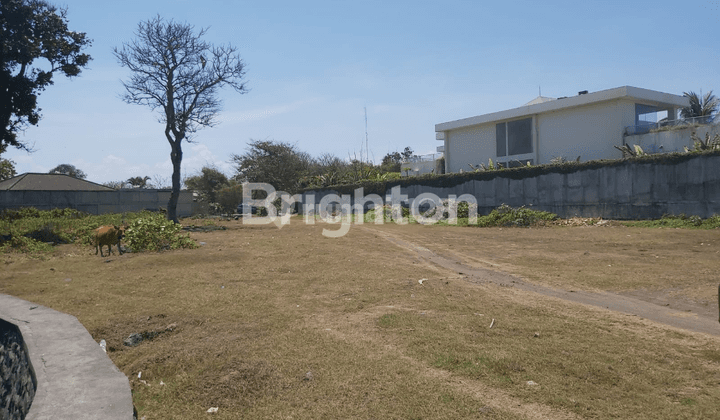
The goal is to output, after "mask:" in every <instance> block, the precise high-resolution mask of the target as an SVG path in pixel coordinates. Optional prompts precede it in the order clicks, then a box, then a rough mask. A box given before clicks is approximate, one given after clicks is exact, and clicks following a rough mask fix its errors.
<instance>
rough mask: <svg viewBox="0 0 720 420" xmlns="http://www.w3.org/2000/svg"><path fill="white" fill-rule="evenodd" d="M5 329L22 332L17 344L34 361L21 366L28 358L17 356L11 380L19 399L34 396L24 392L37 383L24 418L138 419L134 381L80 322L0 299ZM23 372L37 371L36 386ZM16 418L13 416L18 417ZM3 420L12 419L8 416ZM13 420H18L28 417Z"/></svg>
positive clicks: (0, 319) (9, 298)
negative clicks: (135, 417)
mask: <svg viewBox="0 0 720 420" xmlns="http://www.w3.org/2000/svg"><path fill="white" fill-rule="evenodd" d="M3 320H4V321H3ZM0 324H2V325H4V326H6V325H8V324H9V325H11V326H12V328H11V329H14V330H15V331H17V332H18V335H14V336H13V340H14V341H15V342H16V343H17V340H18V339H20V340H21V341H22V343H23V347H24V348H25V349H26V355H27V356H26V357H27V359H29V361H28V362H27V363H25V362H23V361H21V360H20V357H22V356H17V354H19V352H18V351H17V350H16V351H14V353H15V354H16V357H18V361H17V362H15V363H13V366H15V367H17V369H15V368H13V369H14V370H13V373H11V375H10V377H11V379H10V383H11V387H15V388H16V389H18V391H13V392H14V393H15V394H16V395H19V396H22V395H29V394H26V393H25V392H24V391H22V390H21V389H22V387H23V384H25V385H26V386H29V383H30V382H32V383H33V385H34V389H35V396H34V398H33V399H32V405H30V410H29V411H27V415H25V414H23V415H24V416H25V417H24V419H25V420H97V419H103V420H131V419H132V418H133V405H132V394H131V392H130V382H129V381H128V378H127V377H126V376H125V375H124V374H123V373H122V372H120V370H118V368H117V367H116V366H115V365H114V364H113V362H112V361H111V360H110V358H109V357H108V356H107V354H105V353H104V352H103V350H102V349H101V348H100V346H99V345H98V343H97V342H95V340H93V338H92V337H91V336H90V334H89V333H88V332H87V330H86V329H85V327H83V326H82V324H81V323H80V322H79V321H78V320H77V318H75V317H74V316H71V315H68V314H64V313H61V312H58V311H54V310H52V309H50V308H47V307H44V306H41V305H36V304H33V303H31V302H27V301H25V300H22V299H18V298H15V297H12V296H8V295H3V294H0ZM0 328H4V327H2V326H0ZM11 335H12V334H11ZM20 336H21V337H20ZM2 345H3V346H5V345H4V344H2ZM11 345H12V344H11ZM15 348H17V347H15ZM8 360H9V359H8ZM23 366H27V367H28V368H29V369H31V373H33V374H34V381H30V379H28V373H27V372H24V371H23V369H22V367H23ZM2 389H3V390H4V389H5V388H4V387H3V388H2ZM0 392H3V391H0ZM2 401H4V399H2ZM15 401H16V403H13V407H14V408H13V410H16V409H17V407H18V406H26V405H27V404H26V403H23V402H22V401H21V399H20V398H16V399H15ZM16 411H17V410H16ZM10 414H11V415H13V413H12V412H10ZM0 418H1V419H3V420H4V419H5V418H7V417H5V413H4V412H2V411H0ZM9 418H10V419H13V420H14V419H15V418H19V419H22V418H23V417H22V416H20V417H9Z"/></svg>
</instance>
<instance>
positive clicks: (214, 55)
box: [113, 16, 247, 222]
mask: <svg viewBox="0 0 720 420" xmlns="http://www.w3.org/2000/svg"><path fill="white" fill-rule="evenodd" d="M206 32H207V29H201V30H200V31H198V32H197V33H195V31H194V27H193V26H191V25H188V24H181V23H175V22H173V21H172V20H171V21H169V22H165V21H164V20H163V19H162V18H161V17H160V16H157V17H155V18H153V19H150V20H148V21H147V22H141V23H140V24H139V25H138V29H137V31H136V32H135V36H136V39H135V40H134V41H132V42H130V43H125V44H124V45H123V47H122V49H118V48H115V49H114V50H113V51H114V54H115V57H116V58H117V59H118V62H119V63H120V65H121V66H123V67H127V68H128V69H130V70H131V71H132V76H131V77H130V80H129V81H128V82H127V83H125V82H123V86H124V87H125V91H126V92H125V94H124V95H123V100H124V101H125V102H127V103H130V104H138V105H146V106H149V107H150V109H152V110H155V109H158V108H159V109H160V118H159V121H160V122H161V123H163V124H165V138H166V139H167V141H168V143H170V149H171V151H170V160H171V162H172V165H173V174H172V192H171V193H170V200H169V201H168V207H167V209H168V213H167V216H168V219H170V220H172V221H175V222H177V202H178V198H179V197H180V184H181V180H180V165H181V163H182V141H183V140H190V139H191V138H192V135H193V134H194V133H195V132H197V130H199V129H200V128H203V127H211V126H213V125H215V117H216V116H217V114H218V113H219V112H220V105H221V102H220V100H219V99H218V97H217V94H218V90H219V89H220V88H221V87H224V86H230V87H232V88H234V89H235V91H237V92H238V93H240V94H243V93H246V92H247V89H246V87H245V83H244V82H243V78H244V76H245V64H244V63H243V61H242V60H241V59H240V56H239V55H238V54H236V51H237V49H236V48H235V47H232V46H229V45H228V46H219V47H216V46H213V45H211V44H209V43H207V42H205V41H202V40H201V38H202V37H203V36H204V35H205V33H206Z"/></svg>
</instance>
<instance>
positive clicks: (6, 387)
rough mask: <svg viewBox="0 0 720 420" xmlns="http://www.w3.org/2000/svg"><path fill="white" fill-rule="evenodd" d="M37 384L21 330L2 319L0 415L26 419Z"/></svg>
mask: <svg viewBox="0 0 720 420" xmlns="http://www.w3.org/2000/svg"><path fill="white" fill-rule="evenodd" d="M36 385H37V382H36V379H35V374H34V372H33V369H32V365H31V364H30V358H29V356H28V352H27V348H26V347H25V343H24V341H23V339H22V335H21V334H20V330H18V328H17V327H16V326H15V325H14V324H11V323H9V322H6V321H4V320H2V319H0V419H7V420H22V419H24V418H25V416H26V415H27V413H28V411H29V410H30V405H31V404H32V401H33V397H35V387H36Z"/></svg>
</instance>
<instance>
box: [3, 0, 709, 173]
mask: <svg viewBox="0 0 720 420" xmlns="http://www.w3.org/2000/svg"><path fill="white" fill-rule="evenodd" d="M51 3H53V4H56V5H58V6H66V7H67V9H68V19H69V28H70V29H71V30H74V31H77V32H86V33H87V34H88V36H89V37H90V38H92V39H93V45H92V47H91V48H89V49H88V52H89V54H90V55H91V56H92V57H93V61H91V62H90V65H89V68H88V69H86V70H84V71H83V73H82V74H81V76H80V77H78V78H75V79H71V80H70V79H65V78H60V77H58V78H56V79H55V80H56V82H55V85H54V86H51V87H49V88H48V89H47V90H46V91H45V92H43V93H42V94H41V95H40V97H39V104H40V107H41V108H42V114H43V119H42V120H41V121H40V124H39V126H38V127H31V128H29V129H28V130H26V132H25V134H24V135H23V136H21V138H22V139H23V140H24V141H26V142H28V143H30V144H32V145H34V149H35V152H34V153H31V154H27V153H25V152H23V151H19V150H10V151H8V152H6V153H5V154H4V155H3V157H4V158H9V159H12V160H13V161H15V163H16V169H17V171H18V172H19V173H23V172H47V171H48V170H50V169H51V168H53V167H55V166H57V165H58V164H61V163H69V164H73V165H75V166H77V167H78V168H80V169H82V170H83V171H85V172H86V173H87V174H88V180H91V181H94V182H99V183H102V182H107V181H119V180H126V179H128V178H130V177H133V176H150V177H154V178H156V179H158V178H159V179H163V180H167V181H168V183H169V179H170V175H171V173H172V167H171V165H170V158H169V153H170V146H169V144H168V143H167V141H166V140H165V138H164V134H163V126H162V125H161V124H159V123H158V122H157V114H156V113H154V112H152V111H150V109H149V108H146V107H143V106H139V105H129V104H126V103H124V102H122V101H121V100H120V99H119V96H120V94H121V93H122V92H123V87H122V85H121V82H120V81H121V80H126V79H127V78H128V75H129V73H128V71H127V70H126V69H125V68H122V67H120V66H119V65H118V64H117V61H116V59H115V57H114V56H113V54H112V48H113V47H121V46H122V43H123V42H127V41H130V40H131V39H132V38H133V36H134V35H133V34H134V31H135V29H136V28H137V24H138V22H140V21H144V20H148V19H150V18H152V17H154V16H155V15H157V14H160V15H161V16H163V17H164V18H166V19H174V20H175V21H180V22H187V23H190V24H192V25H195V27H196V28H201V27H209V30H208V33H207V35H206V37H205V39H206V40H207V41H210V42H212V43H216V44H222V43H226V44H227V43H229V44H232V45H234V46H236V47H237V48H238V52H239V53H240V55H241V56H242V58H243V60H244V61H245V63H246V65H247V81H248V86H249V87H250V92H249V93H247V94H245V95H238V94H236V93H235V92H234V91H233V90H232V89H226V90H223V91H222V92H221V97H222V99H223V104H224V105H223V111H222V112H221V114H220V118H219V121H220V124H219V125H217V126H216V127H213V128H209V129H203V130H201V131H199V132H198V133H197V135H196V137H195V143H193V144H185V147H184V160H183V175H184V176H188V175H194V174H196V173H197V172H198V171H199V170H200V168H202V167H203V166H204V165H215V166H216V167H218V168H219V169H221V170H223V171H224V172H225V173H226V174H228V175H233V173H234V171H233V168H232V166H231V164H230V162H229V161H230V157H231V155H232V154H242V153H244V152H245V151H246V148H247V144H248V142H249V141H250V140H251V139H258V140H259V139H271V140H276V141H283V142H288V143H291V144H295V145H296V146H297V147H298V148H299V149H300V150H302V151H305V152H308V153H310V154H311V155H313V156H319V155H320V154H321V153H332V154H334V155H336V156H338V157H340V158H343V159H347V158H348V157H350V156H352V157H360V153H362V154H363V156H364V155H365V153H366V152H365V150H364V143H365V119H364V108H365V107H367V118H368V128H367V131H368V143H369V149H370V157H371V158H374V160H375V161H376V162H378V161H379V160H381V159H382V157H383V156H384V155H385V154H386V153H388V152H394V151H402V150H403V149H404V148H405V147H406V146H410V147H411V148H412V149H413V150H415V152H416V153H418V154H425V153H432V152H434V151H435V149H436V147H437V146H439V145H441V142H439V141H436V140H435V133H434V126H435V124H437V123H441V122H446V121H451V120H456V119H460V118H466V117H471V116H475V115H481V114H485V113H490V112H495V111H501V110H504V109H509V108H515V107H518V106H521V105H523V104H524V103H526V102H528V101H530V100H531V99H533V98H535V97H536V96H537V95H538V86H540V87H541V89H542V95H543V96H550V97H559V96H571V95H575V94H577V92H578V91H581V90H589V91H591V92H592V91H598V90H603V89H610V88H614V87H619V86H625V85H630V86H637V87H642V88H646V89H653V90H658V91H663V92H669V93H675V94H682V92H683V91H690V90H693V91H696V92H699V91H700V90H702V91H703V92H707V91H708V90H711V89H713V90H715V91H716V92H718V93H720V85H719V84H718V81H720V61H718V59H719V58H720V54H718V53H719V52H720V39H719V38H718V36H717V28H718V27H720V1H690V2H686V3H678V2H676V1H673V2H669V1H652V2H641V1H636V2H627V1H597V2H592V3H584V2H577V1H568V2H555V1H544V2H538V1H533V2H492V3H486V2H482V1H458V0H450V1H445V2H439V1H437V0H436V1H423V0H415V1H389V0H385V1H342V0H336V1H271V0H266V1H214V0H204V1H184V0H176V1H154V0H145V1H135V0H126V1H122V2H99V1H96V0H93V1H87V0H65V1H64V2H55V1H52V0H51ZM361 148H362V150H361Z"/></svg>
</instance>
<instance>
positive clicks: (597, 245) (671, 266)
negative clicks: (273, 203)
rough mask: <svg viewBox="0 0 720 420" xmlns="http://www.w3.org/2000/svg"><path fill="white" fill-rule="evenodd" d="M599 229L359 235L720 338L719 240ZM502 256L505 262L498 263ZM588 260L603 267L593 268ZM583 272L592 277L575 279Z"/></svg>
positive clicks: (486, 275)
mask: <svg viewBox="0 0 720 420" xmlns="http://www.w3.org/2000/svg"><path fill="white" fill-rule="evenodd" d="M603 222H604V221H603V220H601V219H582V218H572V219H568V220H565V221H561V222H555V223H556V224H557V223H559V225H561V226H573V227H574V228H573V229H559V228H535V229H521V228H511V229H507V228H506V229H505V230H503V228H492V229H487V230H486V229H474V228H465V229H457V228H454V227H436V226H422V225H407V226H403V227H402V230H400V229H398V227H397V226H394V225H384V226H382V227H376V226H373V227H364V228H366V229H372V228H375V229H377V230H378V231H381V232H382V237H384V238H385V239H386V240H388V241H390V242H391V243H394V244H395V245H397V246H400V247H402V248H405V249H408V250H411V251H414V252H416V253H417V254H418V256H419V257H420V258H421V259H423V260H425V261H428V262H431V263H432V264H434V265H437V266H440V267H442V268H444V269H447V270H450V271H452V272H455V273H457V274H459V275H461V276H464V278H466V279H467V280H469V281H472V282H480V283H484V282H491V283H495V284H498V285H501V286H505V287H515V288H518V289H520V290H525V291H532V292H535V293H540V294H543V295H546V296H553V297H557V298H560V299H564V300H569V301H573V302H578V303H584V304H589V305H593V306H598V307H601V308H605V309H609V310H613V311H619V312H624V313H628V314H632V315H636V316H639V317H641V318H647V319H649V320H653V321H656V322H661V323H663V324H667V325H671V326H673V327H677V328H682V329H687V330H691V331H697V332H704V333H708V334H713V335H720V324H719V323H718V285H717V284H718V283H717V282H718V280H717V278H716V277H715V274H716V273H717V269H719V268H720V259H718V252H719V248H720V247H719V246H718V245H720V233H718V232H716V231H697V230H679V229H672V230H670V231H668V230H666V231H664V232H663V231H661V230H657V229H639V228H626V227H624V226H622V225H620V224H619V223H617V222H611V221H608V222H607V223H603ZM578 226H583V228H582V229H589V230H587V231H583V230H581V229H578V228H577V227H578ZM453 229H456V230H453ZM573 234H574V235H575V236H576V237H572V236H570V235H573ZM590 237H592V239H591V240H588V239H589V238H590ZM698 244H699V245H700V247H698ZM698 248H699V249H698ZM501 252H502V253H504V256H503V257H499V256H500V255H501V254H500V253H501ZM580 252H582V254H581V256H580V255H579V254H580ZM633 254H640V255H639V256H640V257H644V261H642V260H637V259H633ZM591 255H592V256H593V257H594V258H595V259H597V258H598V257H600V258H601V260H600V261H599V262H598V261H597V260H594V261H593V260H592V259H591V258H590V256H591ZM577 257H579V258H577ZM584 257H587V258H584ZM648 257H649V258H648ZM576 258H577V260H576ZM578 260H579V261H578ZM583 260H584V261H583ZM591 261H592V264H587V262H591ZM605 261H607V262H609V264H605ZM648 262H649V263H648ZM613 263H615V265H616V268H615V269H613V268H612V267H613ZM605 266H607V267H608V268H605ZM617 266H620V267H621V268H622V267H623V266H625V267H626V269H625V270H622V269H621V270H618V269H617ZM593 267H596V270H597V271H596V272H594V273H593V272H592V269H593ZM583 271H586V272H587V271H590V273H586V276H584V277H583V276H578V274H577V273H583ZM556 273H557V274H556ZM689 273H693V274H692V275H689ZM587 274H589V275H587ZM556 277H557V278H556ZM593 277H594V278H593ZM626 277H630V278H626ZM638 286H639V287H638Z"/></svg>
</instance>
